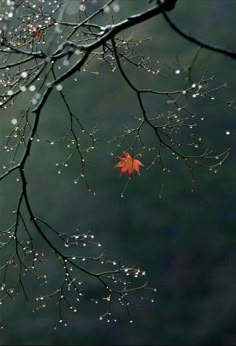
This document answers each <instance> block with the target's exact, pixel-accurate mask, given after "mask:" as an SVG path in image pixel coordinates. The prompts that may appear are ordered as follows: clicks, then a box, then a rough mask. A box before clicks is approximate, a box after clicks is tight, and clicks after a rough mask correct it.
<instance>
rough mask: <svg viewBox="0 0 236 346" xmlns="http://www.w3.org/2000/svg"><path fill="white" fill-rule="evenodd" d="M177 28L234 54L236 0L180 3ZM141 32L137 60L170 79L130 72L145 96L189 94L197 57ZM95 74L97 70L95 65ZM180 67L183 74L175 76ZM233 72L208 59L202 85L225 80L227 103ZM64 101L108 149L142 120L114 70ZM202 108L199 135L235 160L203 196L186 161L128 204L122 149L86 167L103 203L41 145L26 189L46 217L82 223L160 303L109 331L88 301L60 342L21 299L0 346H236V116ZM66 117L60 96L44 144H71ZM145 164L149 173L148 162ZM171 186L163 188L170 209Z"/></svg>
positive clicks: (142, 184)
mask: <svg viewBox="0 0 236 346" xmlns="http://www.w3.org/2000/svg"><path fill="white" fill-rule="evenodd" d="M144 2H145V1H144V0H130V1H129V0H121V1H120V5H121V10H122V14H124V15H126V14H128V13H132V12H133V11H134V9H139V8H140V7H143V3H144ZM117 15H118V14H117ZM119 15H120V14H119ZM104 16H106V15H104ZM171 17H172V18H173V19H174V20H175V22H176V23H177V24H178V25H179V26H180V27H181V28H183V29H184V30H186V32H189V33H192V34H193V35H196V36H197V37H199V38H202V39H203V40H206V41H208V42H211V43H215V44H219V45H223V46H224V47H226V48H231V49H233V48H235V35H234V28H235V22H236V2H235V1H234V0H224V1H222V0H214V1H213V0H199V1H188V0H179V1H178V3H177V6H176V9H175V10H174V11H173V13H171ZM104 20H105V17H104ZM133 32H135V37H137V38H138V39H140V38H146V37H152V40H148V41H146V42H144V43H143V44H142V46H141V48H139V49H141V51H142V52H143V54H145V55H147V56H150V57H151V58H153V59H158V60H159V61H160V70H161V73H160V75H155V76H149V75H148V74H147V73H145V74H143V73H142V72H140V74H139V73H138V72H137V71H134V70H133V69H130V71H129V70H128V69H126V71H127V73H128V74H129V76H130V77H131V78H132V79H133V80H134V81H135V82H136V83H137V84H138V85H141V86H143V87H144V86H149V85H153V86H155V87H156V88H158V89H160V90H166V89H168V88H169V89H171V87H172V86H176V85H183V83H184V77H183V73H182V71H183V69H184V67H186V66H187V65H188V64H189V63H190V62H191V59H192V57H193V56H194V54H195V52H196V47H195V46H194V45H192V44H190V43H189V42H186V41H185V40H183V39H182V38H180V37H179V36H178V35H177V34H176V33H174V32H173V31H172V30H171V29H170V28H169V27H168V25H167V24H166V23H165V22H164V20H163V19H162V18H161V17H158V18H154V19H152V20H150V21H149V22H146V23H143V24H141V25H139V26H138V27H137V28H135V29H134V30H133ZM127 34H128V33H127ZM93 68H94V70H96V65H94V66H92V69H93ZM177 68H178V69H180V71H181V73H180V74H179V75H177V74H176V73H175V71H176V69H177ZM235 71H236V62H235V61H233V60H232V61H231V60H230V59H229V58H226V57H224V56H222V55H219V54H216V53H212V52H209V51H205V50H201V52H200V54H199V58H198V60H197V62H196V65H194V71H193V73H194V77H195V78H196V79H197V78H201V76H202V74H203V73H205V72H207V73H208V74H209V75H215V79H214V83H215V84H216V85H221V84H223V83H225V82H227V83H228V85H229V88H227V89H223V90H221V91H220V92H219V98H220V99H223V100H225V101H228V100H231V99H233V98H235V96H236V95H235V90H236V85H235V77H236V73H235ZM63 90H64V92H65V93H66V94H67V96H68V97H69V99H70V103H71V106H72V108H73V109H74V110H76V112H78V114H79V115H80V118H81V119H82V120H83V122H84V124H85V126H87V127H88V128H89V127H90V126H91V127H92V126H95V125H97V126H98V128H99V135H98V137H99V136H101V138H103V139H104V138H109V137H110V136H112V135H114V134H118V133H119V132H118V131H119V130H120V131H123V130H124V129H125V127H126V126H129V121H130V114H135V112H137V103H136V100H135V97H134V95H133V93H132V91H131V90H129V89H128V87H127V86H126V85H125V84H124V81H123V80H122V79H121V77H120V76H119V73H118V72H115V73H110V72H108V71H106V69H104V71H101V73H100V74H99V75H95V74H93V73H89V72H86V73H81V75H80V76H79V80H78V82H77V83H76V82H75V81H74V80H73V78H72V79H71V80H70V81H67V82H66V83H65V84H64V87H63ZM23 106H24V105H23V104H22V105H21V104H19V105H17V106H16V107H13V108H11V109H9V111H8V112H4V113H3V114H2V115H1V119H0V136H1V138H0V140H1V142H3V137H4V135H5V134H6V133H7V130H9V128H10V127H11V119H12V118H15V117H16V118H17V116H18V114H20V112H21V111H22V109H23ZM148 107H151V108H152V109H154V110H155V111H156V112H159V111H161V109H162V107H163V100H162V99H161V98H160V103H158V102H157V99H155V100H150V104H149V105H148ZM196 109H198V110H199V112H201V113H204V117H205V121H204V122H202V123H201V124H200V127H199V129H198V131H199V134H201V136H202V137H204V138H205V140H206V143H208V145H209V147H212V148H213V149H216V150H222V151H223V150H225V149H226V148H228V147H232V152H231V155H230V157H229V158H228V159H227V161H226V162H225V163H224V164H223V166H222V168H221V169H220V170H219V172H218V173H217V174H214V173H213V172H212V171H208V170H205V169H199V170H198V171H197V173H196V178H197V182H196V188H195V192H194V193H192V192H191V179H190V178H189V174H188V172H187V171H186V167H185V166H184V165H183V164H182V163H181V162H177V161H176V162H173V163H170V164H171V165H172V173H171V174H166V175H163V174H161V173H160V170H158V167H153V168H152V169H150V170H146V169H145V168H144V169H142V174H141V176H140V177H138V176H135V177H134V179H132V183H131V184H129V186H128V189H127V191H126V193H125V196H124V198H121V197H120V194H121V192H122V190H123V187H124V185H125V183H126V178H125V177H120V176H119V172H118V170H115V169H113V166H114V164H115V162H116V160H115V159H114V157H112V156H111V155H110V151H111V150H112V149H114V147H112V145H111V146H110V147H109V146H108V145H107V144H106V143H105V141H102V142H101V143H98V145H97V148H96V150H95V151H94V152H92V153H91V154H90V155H89V163H88V166H87V176H88V178H89V180H90V181H91V182H92V187H93V188H94V190H95V191H96V196H93V195H91V194H90V193H89V192H88V191H87V189H86V187H85V186H84V185H83V183H82V182H79V183H78V184H77V185H75V184H74V183H73V181H74V179H75V178H76V176H77V175H76V171H77V170H78V167H77V164H76V162H73V164H72V165H70V167H68V168H67V169H66V170H64V171H63V173H62V174H61V175H58V174H57V168H56V167H55V163H56V162H58V161H63V158H65V156H66V153H67V148H66V147H65V146H64V145H63V144H55V145H54V146H50V145H49V144H47V143H42V142H41V144H40V145H38V146H35V148H34V150H33V154H32V156H31V159H30V164H29V167H28V179H29V188H30V192H31V198H32V199H33V206H34V208H35V210H37V214H38V215H44V218H48V220H50V221H51V222H52V223H53V224H54V225H56V226H59V227H61V229H64V230H65V229H67V228H68V227H70V228H73V227H74V226H75V225H76V224H77V223H79V225H80V227H81V229H83V230H84V231H86V230H88V229H91V230H92V231H93V232H94V233H95V235H96V237H97V238H98V240H99V241H101V242H102V243H103V247H104V249H105V251H106V254H107V255H109V256H111V257H114V258H117V259H121V260H122V261H124V262H125V263H128V264H135V265H138V266H140V267H141V268H142V269H144V270H145V271H146V272H147V275H148V279H149V282H150V285H151V286H152V287H156V288H157V293H156V301H155V303H154V304H149V303H147V304H146V306H145V308H142V309H136V310H135V311H133V319H134V323H133V324H130V323H129V322H128V318H127V316H126V313H125V312H124V313H123V315H122V314H121V315H120V316H119V320H118V322H117V323H116V324H115V323H114V324H107V323H106V322H103V321H99V315H100V313H101V311H100V312H99V306H93V305H92V304H90V303H88V302H86V300H85V301H84V303H81V305H80V309H79V310H78V312H77V313H76V314H71V315H69V314H68V316H67V319H68V326H67V327H65V328H63V327H61V328H58V329H57V330H56V331H54V330H53V326H54V324H55V321H56V320H57V317H56V307H55V305H54V304H52V305H49V306H48V307H47V309H46V310H44V311H40V312H38V313H35V314H32V312H31V310H32V307H30V305H29V304H26V301H25V300H24V297H23V296H22V295H19V297H18V298H17V299H15V300H14V301H8V303H5V304H3V305H2V306H1V310H0V314H1V316H0V317H1V320H2V321H4V323H5V324H6V326H7V327H6V328H4V329H3V330H1V332H0V333H1V334H0V344H1V345H12V344H17V345H30V344H32V345H34V344H35V345H36V344H38V345H39V344H40V345H55V344H57V345H63V344H66V345H74V344H84V345H89V344H94V345H100V344H112V345H118V344H126V345H133V344H135V345H139V344H146V343H147V344H148V343H149V344H160V345H161V344H173V345H177V344H211V345H213V344H217V345H225V344H231V345H234V344H235V343H236V331H235V325H236V295H235V292H236V276H235V268H236V250H235V246H236V233H235V232H236V230H235V225H236V216H235V193H236V179H235V178H236V176H235V167H236V155H235V153H236V150H235V144H236V140H235V135H233V134H232V135H231V136H226V135H225V131H227V130H230V131H231V132H232V131H234V130H235V127H236V120H235V109H234V108H233V107H231V108H229V107H227V106H226V105H225V104H223V103H219V102H217V101H211V102H205V101H202V100H200V101H199V102H198V104H196ZM63 112H64V110H63V107H61V105H60V101H58V96H57V95H56V93H55V95H54V97H52V98H51V99H50V101H49V102H48V103H47V105H46V107H45V110H44V112H43V119H42V121H41V128H40V134H41V136H42V137H44V138H45V137H46V138H48V139H53V138H56V137H58V136H60V135H61V133H63V131H62V128H63V126H64V125H63ZM114 129H115V130H117V132H116V133H115V132H114ZM116 154H121V152H119V151H118V152H116ZM142 161H143V163H144V164H145V165H146V164H147V158H145V155H144V156H143V158H142ZM157 165H158V164H157ZM14 179H15V177H14ZM14 179H13V180H11V179H9V180H8V184H6V185H4V186H2V185H1V186H0V215H1V224H3V225H7V224H8V223H9V219H10V217H11V213H10V211H11V210H12V208H13V206H12V203H13V202H12V201H13V200H14V196H15V194H16V193H17V188H16V185H15V183H13V181H14ZM163 181H164V183H165V188H164V191H163V192H162V197H161V198H160V197H159V194H160V191H161V185H162V183H163ZM45 251H47V250H45ZM47 266H48V268H47V269H48V271H49V273H50V275H51V276H52V277H53V280H55V282H56V281H57V280H58V275H59V274H57V271H56V270H55V268H54V267H50V262H48V264H47ZM33 289H34V287H32V290H33ZM88 290H90V291H91V292H93V291H94V292H96V290H98V287H97V286H96V285H95V284H94V286H93V283H91V285H90V286H88Z"/></svg>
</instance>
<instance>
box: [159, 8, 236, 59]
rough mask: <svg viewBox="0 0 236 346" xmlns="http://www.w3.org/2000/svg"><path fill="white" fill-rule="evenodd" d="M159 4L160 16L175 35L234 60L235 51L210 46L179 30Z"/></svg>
mask: <svg viewBox="0 0 236 346" xmlns="http://www.w3.org/2000/svg"><path fill="white" fill-rule="evenodd" d="M158 2H159V6H160V8H161V9H162V15H163V17H164V19H165V20H166V22H167V23H168V24H169V26H170V27H171V28H172V29H173V30H174V31H175V32H177V34H179V35H180V36H182V37H183V38H185V39H186V40H188V41H190V42H192V43H194V44H196V45H198V46H199V47H202V48H205V49H208V50H211V51H213V52H216V53H220V54H223V55H225V56H228V57H230V58H231V59H234V60H236V52H235V51H231V50H228V49H226V48H224V47H220V46H215V45H212V44H209V43H206V42H204V41H202V40H200V39H198V38H196V37H193V36H191V35H189V34H187V33H186V32H184V31H183V30H181V29H180V28H179V27H178V26H177V25H176V24H175V23H174V22H173V21H172V20H171V19H170V17H169V16H168V15H167V13H166V10H165V7H164V6H163V5H162V4H161V2H160V1H158Z"/></svg>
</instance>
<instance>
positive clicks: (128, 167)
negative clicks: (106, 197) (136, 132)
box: [114, 152, 143, 177]
mask: <svg viewBox="0 0 236 346" xmlns="http://www.w3.org/2000/svg"><path fill="white" fill-rule="evenodd" d="M118 159H119V160H120V161H119V162H118V163H117V164H116V165H115V167H114V168H117V167H118V168H121V170H120V175H122V174H124V173H125V172H127V173H128V175H129V177H130V176H131V175H132V174H133V172H134V171H136V172H137V173H138V174H139V175H140V171H139V166H143V164H142V162H140V161H139V160H136V159H134V158H133V157H132V156H131V155H130V154H129V153H127V152H124V157H122V156H118Z"/></svg>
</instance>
